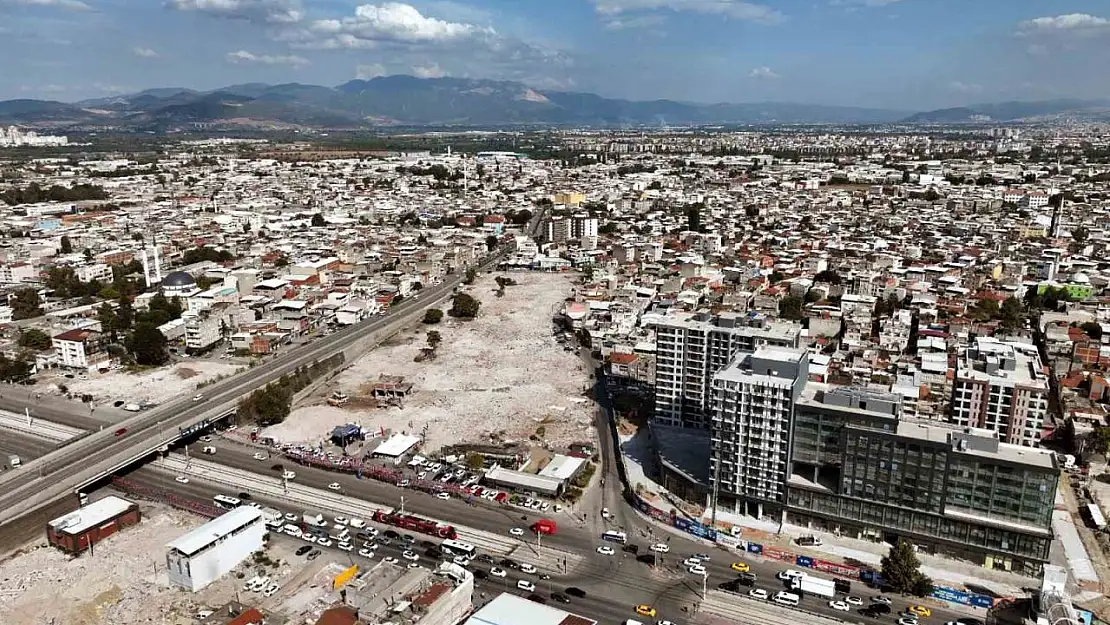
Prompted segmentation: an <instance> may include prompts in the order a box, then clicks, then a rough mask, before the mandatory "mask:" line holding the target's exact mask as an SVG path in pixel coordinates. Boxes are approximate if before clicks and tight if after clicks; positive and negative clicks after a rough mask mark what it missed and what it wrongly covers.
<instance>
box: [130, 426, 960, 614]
mask: <svg viewBox="0 0 1110 625" xmlns="http://www.w3.org/2000/svg"><path fill="white" fill-rule="evenodd" d="M205 444H211V445H213V446H215V447H216V454H215V455H211V456H207V455H206V456H204V459H205V460H209V461H213V462H218V463H220V464H223V465H225V466H229V467H235V468H239V469H243V470H246V471H251V472H254V473H258V474H262V475H269V476H272V477H275V478H276V477H277V471H274V470H272V469H271V467H272V466H273V465H274V464H275V463H282V464H283V465H284V466H285V468H287V469H289V470H292V471H295V472H296V475H297V476H296V478H295V480H296V482H297V483H298V484H301V485H304V486H311V487H314V488H320V489H326V488H327V486H328V484H330V483H332V482H337V483H338V484H339V485H340V486H341V488H342V493H343V494H345V495H348V496H354V497H357V498H359V499H362V500H365V501H372V502H375V503H379V504H383V505H391V506H395V507H399V506H400V502H401V496H402V495H403V496H404V498H405V511H406V512H408V513H411V514H417V515H424V516H428V517H432V518H437V519H441V520H444V521H447V522H449V523H454V524H457V525H461V526H466V527H472V528H476V529H481V530H485V531H489V532H494V533H498V534H501V535H503V536H505V537H506V538H508V537H509V529H511V528H514V527H519V528H523V529H527V527H528V526H530V525H531V524H532V523H534V522H535V521H536V520H538V519H540V518H551V519H554V520H555V521H556V522H557V523H558V526H559V528H558V532H557V533H556V534H555V535H554V536H547V537H544V538H543V544H544V545H546V546H548V547H554V548H558V549H562V550H564V551H568V552H571V553H575V554H579V555H580V556H582V557H583V558H584V561H585V563H584V564H583V565H582V567H580V570H572V571H571V572H570V576H569V577H568V578H566V580H565V581H566V582H567V585H580V586H581V587H582V588H589V587H597V588H605V589H606V590H605V591H604V592H605V594H606V595H607V596H608V597H610V600H611V601H612V602H615V603H617V604H619V605H620V606H623V609H624V610H625V612H622V614H623V617H622V618H632V617H634V616H635V615H634V614H631V613H630V612H628V610H631V609H632V607H634V606H635V605H636V604H639V603H648V604H652V605H655V607H656V608H657V609H658V610H659V611H660V615H661V616H659V617H657V618H659V619H669V620H672V621H676V622H679V620H680V618H679V617H681V616H683V613H682V612H681V608H680V606H682V605H687V606H689V605H692V604H693V603H695V602H697V601H698V598H699V596H700V594H701V589H702V584H701V577H700V576H697V575H693V574H690V573H688V572H687V571H686V567H684V566H682V561H683V560H685V559H686V558H688V557H690V556H692V555H694V554H696V553H704V554H708V555H710V556H711V557H712V560H711V561H710V562H708V563H707V565H706V568H707V569H708V571H709V578H708V581H707V584H706V585H707V587H708V588H710V589H715V588H717V587H718V585H719V584H722V583H724V582H727V581H731V580H733V579H735V578H736V573H735V572H734V571H733V570H732V569H731V568H730V565H731V564H732V563H733V562H735V561H742V562H745V563H747V564H748V565H749V566H750V567H751V572H753V573H755V574H756V576H757V578H758V581H757V583H756V587H759V588H764V589H766V590H767V591H768V592H769V593H771V594H774V592H777V591H778V590H782V589H783V588H784V586H783V582H781V581H779V580H777V579H776V578H775V575H776V574H777V573H778V572H779V571H782V570H785V569H787V568H797V567H790V566H788V565H786V564H785V563H778V562H774V561H768V560H763V559H762V558H754V557H752V558H748V557H747V556H746V554H745V556H740V555H736V554H733V553H730V552H728V551H726V550H724V549H723V548H721V547H717V546H714V545H710V544H709V543H703V542H696V541H694V540H689V539H686V538H684V537H682V536H676V535H674V534H671V533H669V532H666V531H663V530H661V529H660V528H656V527H655V526H653V525H652V524H651V523H649V522H647V521H645V520H643V519H642V517H640V516H639V515H637V514H636V513H634V512H632V511H631V510H630V509H628V507H627V504H625V503H624V502H623V500H617V501H616V503H614V505H611V506H609V510H610V512H611V513H612V515H613V517H614V518H613V519H611V520H609V521H606V520H603V519H600V515H593V516H594V517H596V519H594V518H588V519H586V522H585V523H584V524H583V523H579V522H577V521H576V520H575V518H574V517H572V516H570V514H569V513H567V512H560V513H557V514H547V515H542V514H536V513H535V512H534V511H524V510H521V509H519V508H516V507H505V506H500V505H496V504H487V503H485V502H483V503H476V504H475V505H470V504H468V503H466V501H464V500H462V499H458V498H452V499H450V500H447V501H443V500H440V499H436V498H435V497H433V496H432V495H430V494H427V493H424V492H421V491H415V490H411V489H403V488H398V487H397V486H393V485H391V484H387V483H385V482H379V481H376V480H372V479H358V478H357V477H356V476H354V475H348V474H343V473H333V472H330V471H326V470H323V469H317V468H313V467H308V466H303V465H297V464H295V463H292V462H288V461H284V462H283V461H281V460H279V459H276V457H275V458H272V459H267V460H255V459H254V458H253V454H254V453H255V452H256V451H258V448H254V447H251V446H248V445H245V444H242V443H239V442H237V441H232V440H228V439H225V438H221V437H214V439H213V442H212V443H205ZM196 447H198V445H194V446H193V447H191V448H190V449H195V448H196ZM614 471H615V469H614ZM136 474H139V475H143V476H144V478H145V476H146V475H147V474H148V473H147V472H145V471H138V472H136ZM606 476H607V477H606V490H608V489H609V488H610V486H611V481H616V479H617V478H616V477H612V478H610V477H608V474H606ZM196 481H198V480H194V482H196ZM163 482H165V483H167V486H168V487H169V489H171V490H175V491H176V490H177V486H181V485H176V483H175V482H173V481H172V479H170V480H169V481H168V482H166V480H165V479H164V476H163ZM190 486H191V484H190ZM595 490H596V487H595ZM223 492H224V494H228V495H232V496H235V495H237V493H230V492H226V491H223ZM212 494H215V492H213V493H212ZM275 504H279V505H275V507H279V508H280V507H281V505H280V502H275ZM297 512H299V511H297ZM595 521H596V522H595ZM594 527H602V528H604V527H612V528H620V529H623V530H624V531H626V532H627V533H628V536H629V542H631V543H634V544H636V545H638V547H639V550H640V554H641V555H643V554H646V553H650V552H648V551H647V547H648V545H649V544H650V543H651V542H653V541H655V542H665V543H667V544H668V546H669V548H670V551H669V553H667V554H665V555H663V556H662V557H661V559H660V560H661V561H660V563H659V566H658V567H656V566H655V560H654V558H644V559H643V560H644V561H639V560H637V559H636V557H634V556H632V555H630V554H625V553H622V552H621V551H620V549H619V548H618V549H617V554H616V555H614V556H605V555H601V554H598V553H596V551H595V550H596V548H597V547H598V546H600V545H603V544H609V543H605V542H604V541H602V540H601V539H600V531H598V530H596V529H593V528H594ZM653 532H654V536H655V538H654V539H653V538H651V536H652V533H653ZM529 536H530V532H526V534H525V537H524V540H527V541H528V542H529V543H531V542H533V541H534V539H531V538H530V537H529ZM614 546H615V545H614ZM617 547H619V546H617ZM583 567H584V568H583ZM825 577H830V576H825ZM587 585H588V586H587ZM599 585H603V586H599ZM743 591H744V592H746V591H747V589H746V588H745V589H743ZM853 592H854V593H856V594H859V595H860V596H863V597H869V596H871V595H872V594H877V593H876V592H874V591H872V590H871V589H868V588H866V587H864V586H863V584H862V583H859V582H856V583H854V584H853ZM891 598H892V599H893V600H894V607H895V612H897V611H900V610H901V609H903V608H905V607H906V606H907V605H909V604H910V603H912V602H909V601H907V600H905V599H903V598H901V597H891ZM738 601H743V599H738ZM802 607H804V608H805V609H807V610H809V611H812V612H816V613H819V614H824V615H827V616H833V617H838V618H842V617H844V616H845V614H844V613H843V612H839V611H837V610H834V609H832V608H830V607H828V605H827V600H825V599H820V598H817V597H812V596H810V597H806V598H804V599H803V600H802ZM664 608H666V614H665V615H664ZM586 616H589V615H586ZM958 616H962V614H957V613H955V612H952V611H949V610H941V609H934V610H933V615H932V617H930V618H928V619H921V622H922V623H944V622H946V621H950V620H955V618H956V617H958ZM861 618H862V617H861ZM641 620H643V619H641ZM869 620H870V619H869ZM895 620H896V619H894V618H892V617H887V618H883V619H876V620H874V622H876V623H885V622H886V621H889V622H890V623H894V622H895ZM888 625H889V624H888Z"/></svg>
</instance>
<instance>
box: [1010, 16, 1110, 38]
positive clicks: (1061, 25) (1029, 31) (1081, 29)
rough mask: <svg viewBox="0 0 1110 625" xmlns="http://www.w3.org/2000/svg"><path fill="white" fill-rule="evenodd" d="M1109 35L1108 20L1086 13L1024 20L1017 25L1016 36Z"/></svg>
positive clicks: (1109, 24) (1109, 23) (1109, 20)
mask: <svg viewBox="0 0 1110 625" xmlns="http://www.w3.org/2000/svg"><path fill="white" fill-rule="evenodd" d="M1103 33H1110V19H1106V18H1104V17H1097V16H1095V15H1088V14H1087V13H1068V14H1066V15H1055V16H1050V17H1038V18H1034V19H1031V20H1026V21H1024V22H1022V23H1021V24H1019V25H1018V31H1017V34H1018V35H1021V36H1034V35H1052V34H1067V35H1094V34H1103Z"/></svg>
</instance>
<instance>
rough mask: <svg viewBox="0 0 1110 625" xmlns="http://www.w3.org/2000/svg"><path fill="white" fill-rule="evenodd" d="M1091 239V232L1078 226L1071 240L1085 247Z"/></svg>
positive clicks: (1072, 232)
mask: <svg viewBox="0 0 1110 625" xmlns="http://www.w3.org/2000/svg"><path fill="white" fill-rule="evenodd" d="M1089 238H1091V231H1090V230H1088V229H1087V228H1086V227H1085V226H1077V227H1075V228H1074V229H1072V231H1071V239H1072V241H1075V242H1076V243H1078V244H1080V245H1083V244H1084V243H1086V242H1087V239H1089Z"/></svg>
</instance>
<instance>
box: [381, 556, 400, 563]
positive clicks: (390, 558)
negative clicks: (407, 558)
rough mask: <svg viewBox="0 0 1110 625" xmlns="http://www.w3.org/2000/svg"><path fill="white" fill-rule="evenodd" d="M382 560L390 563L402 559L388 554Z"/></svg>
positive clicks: (398, 561)
mask: <svg viewBox="0 0 1110 625" xmlns="http://www.w3.org/2000/svg"><path fill="white" fill-rule="evenodd" d="M382 562H387V563H389V564H399V563H400V562H401V561H400V560H398V559H397V558H394V557H393V556H388V557H385V558H382Z"/></svg>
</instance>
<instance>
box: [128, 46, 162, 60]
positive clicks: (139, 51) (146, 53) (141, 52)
mask: <svg viewBox="0 0 1110 625" xmlns="http://www.w3.org/2000/svg"><path fill="white" fill-rule="evenodd" d="M131 54H134V55H135V56H141V57H143V58H144V59H153V58H155V57H157V56H158V53H157V52H155V51H154V50H151V49H150V48H143V47H140V46H135V47H134V48H131Z"/></svg>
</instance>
